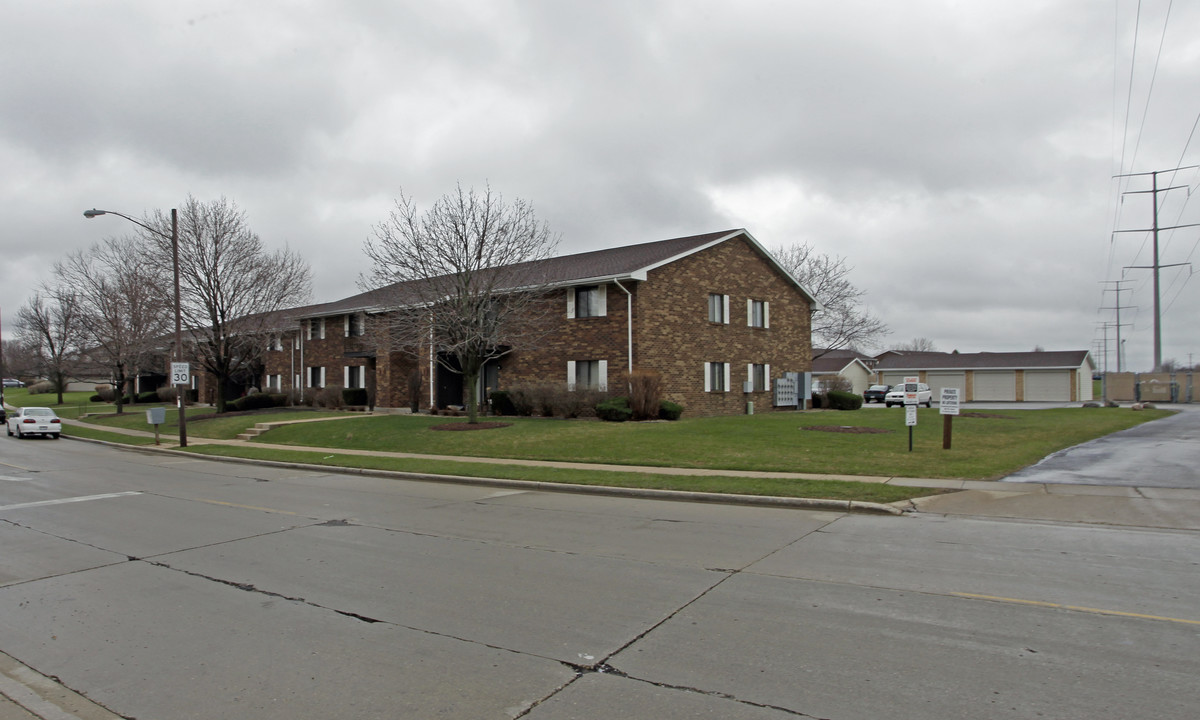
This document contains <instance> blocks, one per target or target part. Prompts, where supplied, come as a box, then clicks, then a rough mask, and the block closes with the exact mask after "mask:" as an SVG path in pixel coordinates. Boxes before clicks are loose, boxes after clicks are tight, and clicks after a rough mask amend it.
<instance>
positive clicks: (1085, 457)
mask: <svg viewBox="0 0 1200 720" xmlns="http://www.w3.org/2000/svg"><path fill="white" fill-rule="evenodd" d="M1159 407H1163V408H1169V409H1172V410H1178V411H1179V412H1178V413H1177V414H1175V415H1173V416H1171V417H1167V418H1163V419H1161V420H1157V421H1155V422H1152V423H1145V424H1142V425H1139V426H1137V427H1133V428H1130V429H1128V430H1122V431H1121V432H1117V433H1113V434H1112V435H1106V436H1105V437H1102V438H1098V439H1096V440H1093V441H1091V442H1087V443H1084V444H1082V445H1076V446H1074V447H1070V448H1067V449H1065V450H1062V451H1060V452H1057V453H1054V454H1053V455H1050V456H1048V457H1046V458H1045V459H1044V460H1042V461H1041V462H1039V463H1037V464H1036V465H1031V466H1030V467H1027V468H1025V469H1024V470H1020V471H1018V472H1016V473H1013V474H1012V475H1009V476H1008V477H1006V478H1004V479H1003V482H1008V483H1051V484H1071V485H1111V486H1123V487H1147V488H1186V489H1200V406H1197V405H1160V406H1159ZM1131 412H1132V411H1131Z"/></svg>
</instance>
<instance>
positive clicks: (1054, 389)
mask: <svg viewBox="0 0 1200 720" xmlns="http://www.w3.org/2000/svg"><path fill="white" fill-rule="evenodd" d="M1025 400H1026V401H1033V400H1042V401H1051V402H1070V401H1071V371H1070V370H1026V371H1025Z"/></svg>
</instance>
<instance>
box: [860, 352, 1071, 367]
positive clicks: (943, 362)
mask: <svg viewBox="0 0 1200 720" xmlns="http://www.w3.org/2000/svg"><path fill="white" fill-rule="evenodd" d="M1088 354H1089V353H1088V351H1087V350H1050V351H1044V352H980V353H940V352H902V351H897V350H892V351H889V352H886V353H884V354H882V355H880V356H879V364H877V365H876V366H875V369H876V370H879V371H884V370H892V371H896V370H1018V369H1021V368H1046V369H1049V368H1077V367H1079V366H1081V365H1083V361H1084V359H1085V358H1086V357H1088Z"/></svg>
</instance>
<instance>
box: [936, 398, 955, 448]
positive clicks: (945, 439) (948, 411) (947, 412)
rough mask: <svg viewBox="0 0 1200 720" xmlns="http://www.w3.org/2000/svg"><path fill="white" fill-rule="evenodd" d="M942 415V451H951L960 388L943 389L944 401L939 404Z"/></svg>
mask: <svg viewBox="0 0 1200 720" xmlns="http://www.w3.org/2000/svg"><path fill="white" fill-rule="evenodd" d="M938 412H939V413H941V414H942V449H943V450H949V449H950V436H951V435H952V434H953V432H954V416H955V415H957V414H958V388H942V399H941V402H939V403H938Z"/></svg>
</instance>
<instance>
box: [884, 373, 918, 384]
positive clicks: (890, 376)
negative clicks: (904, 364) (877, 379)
mask: <svg viewBox="0 0 1200 720" xmlns="http://www.w3.org/2000/svg"><path fill="white" fill-rule="evenodd" d="M913 375H916V373H913ZM904 378H905V375H904V373H884V374H883V383H884V384H885V385H891V386H892V387H896V386H897V385H903V384H904Z"/></svg>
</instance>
